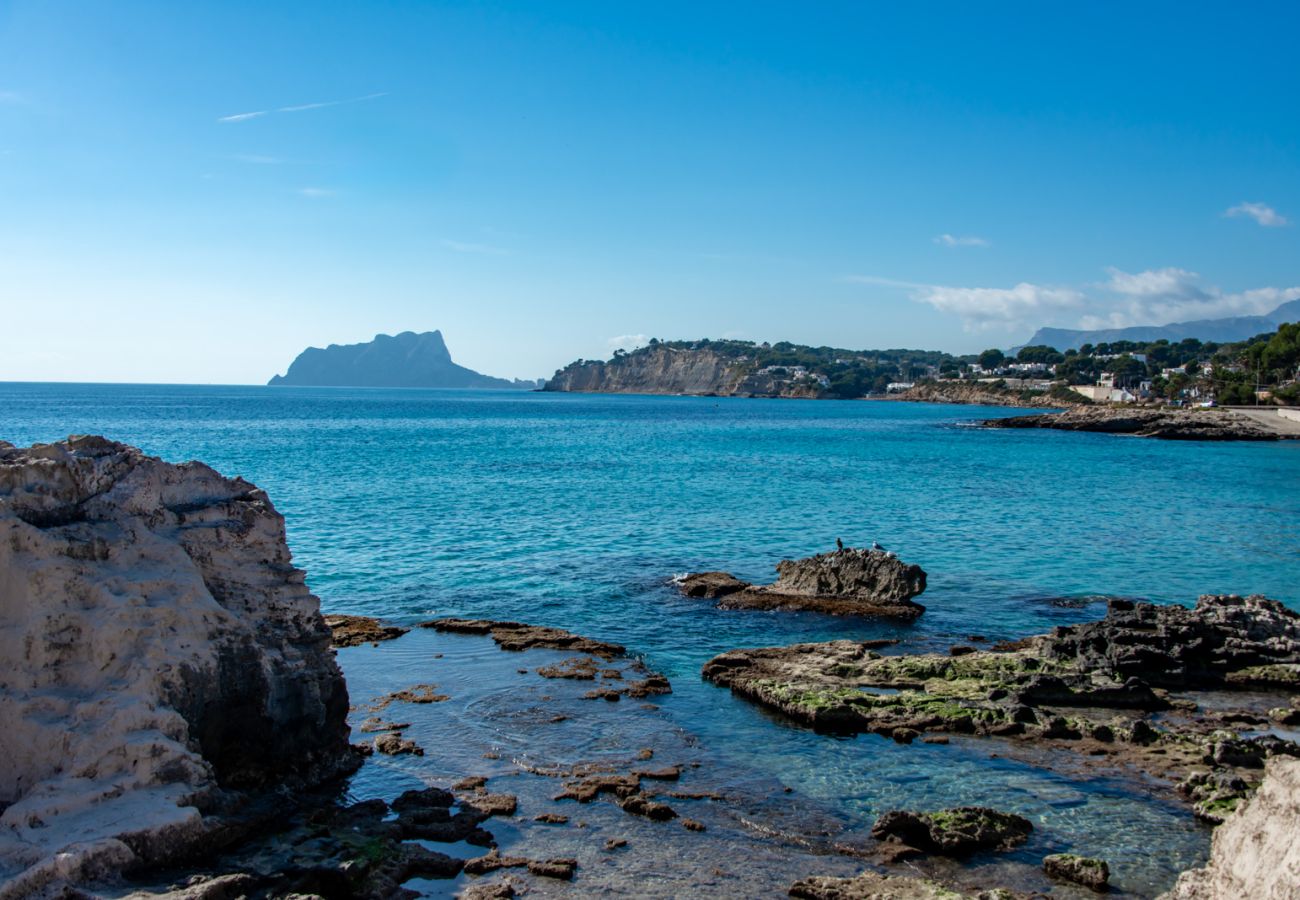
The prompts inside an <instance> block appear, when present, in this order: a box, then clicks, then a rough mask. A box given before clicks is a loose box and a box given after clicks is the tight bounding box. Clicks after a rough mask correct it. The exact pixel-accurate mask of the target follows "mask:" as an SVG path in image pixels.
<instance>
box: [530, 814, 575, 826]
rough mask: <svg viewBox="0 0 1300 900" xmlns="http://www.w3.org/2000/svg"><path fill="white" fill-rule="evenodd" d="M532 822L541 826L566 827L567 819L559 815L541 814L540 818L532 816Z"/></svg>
mask: <svg viewBox="0 0 1300 900" xmlns="http://www.w3.org/2000/svg"><path fill="white" fill-rule="evenodd" d="M533 821H534V822H541V823H542V824H543V825H567V824H568V822H569V817H568V816H564V815H561V814H560V813H542V814H541V815H540V816H533Z"/></svg>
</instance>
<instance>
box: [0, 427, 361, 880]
mask: <svg viewBox="0 0 1300 900" xmlns="http://www.w3.org/2000/svg"><path fill="white" fill-rule="evenodd" d="M347 707H348V699H347V689H346V686H345V684H344V682H343V677H342V675H341V673H340V672H339V669H338V666H337V665H336V663H335V661H334V657H333V654H332V652H331V651H330V649H329V630H328V628H327V627H326V626H325V623H324V620H323V619H322V617H321V615H320V609H319V601H318V600H317V599H316V598H315V597H314V596H312V594H311V593H310V592H309V591H308V589H307V587H306V585H305V584H304V573H303V572H302V571H301V570H299V569H297V568H295V567H294V566H293V564H292V561H291V558H290V553H289V548H288V546H287V544H286V543H285V532H284V520H283V518H282V517H281V516H280V515H279V513H277V512H276V511H275V508H274V507H273V506H272V505H271V502H270V500H269V499H268V498H267V496H266V495H265V494H264V493H263V492H262V491H260V490H258V489H257V488H256V487H254V486H253V485H251V484H249V483H248V482H246V481H243V480H242V479H238V478H233V479H232V478H225V477H223V476H222V475H220V474H218V473H217V472H215V471H214V470H212V469H211V468H209V467H208V466H206V465H203V464H202V463H197V462H192V463H186V464H183V465H172V464H170V463H165V462H163V461H161V460H159V459H157V458H154V457H149V456H146V455H144V454H143V453H141V452H140V451H139V450H136V449H134V448H132V447H128V446H126V445H124V444H118V443H114V442H112V441H108V440H105V439H103V438H99V437H73V438H69V439H68V440H67V441H61V442H58V443H55V444H38V445H35V446H33V447H30V448H16V447H14V446H13V445H11V444H6V443H3V442H0V810H2V813H0V885H3V886H0V900H8V898H13V897H19V896H28V895H30V894H33V893H36V892H38V891H41V890H50V889H52V886H56V885H58V884H61V883H76V882H82V881H87V880H93V879H96V878H101V877H105V876H107V875H111V874H113V873H115V872H118V871H121V870H124V869H130V868H133V867H140V866H147V865H151V864H155V863H160V862H164V861H166V860H168V859H170V858H175V857H176V856H177V855H179V854H183V853H185V852H187V851H188V850H190V849H191V848H192V847H193V845H194V844H195V843H196V842H198V841H201V840H203V839H204V837H205V835H207V834H208V833H209V825H210V824H211V823H210V822H209V821H208V820H207V819H206V818H205V813H207V812H208V811H210V810H212V809H213V808H215V806H216V805H217V804H218V802H220V804H221V805H223V807H224V808H226V809H229V808H230V806H231V800H232V798H238V797H240V796H243V794H242V792H245V791H253V790H257V789H261V788H267V787H270V786H273V785H275V784H283V783H290V784H299V785H301V784H312V783H317V782H319V781H322V780H324V779H327V778H330V777H334V776H336V775H338V774H341V773H342V772H344V771H347V770H348V769H349V768H350V767H351V766H353V765H354V764H355V761H354V756H353V754H352V752H351V750H350V748H349V745H348V727H347V724H346V715H347ZM213 821H215V820H213Z"/></svg>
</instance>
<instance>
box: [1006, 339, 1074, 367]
mask: <svg viewBox="0 0 1300 900" xmlns="http://www.w3.org/2000/svg"><path fill="white" fill-rule="evenodd" d="M1016 361H1017V362H1022V363H1041V364H1042V365H1046V366H1051V365H1055V364H1056V363H1059V362H1064V361H1065V357H1064V356H1063V355H1062V354H1060V353H1057V352H1056V348H1055V347H1048V346H1046V345H1045V344H1036V345H1035V346H1033V347H1021V348H1020V352H1019V353H1017V354H1016Z"/></svg>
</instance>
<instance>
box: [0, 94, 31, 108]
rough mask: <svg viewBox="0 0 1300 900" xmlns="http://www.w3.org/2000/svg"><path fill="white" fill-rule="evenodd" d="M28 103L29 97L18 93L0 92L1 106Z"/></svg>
mask: <svg viewBox="0 0 1300 900" xmlns="http://www.w3.org/2000/svg"><path fill="white" fill-rule="evenodd" d="M26 102H27V97H26V96H25V95H24V94H22V93H20V92H18V91H0V105H9V106H17V105H19V104H21V103H26Z"/></svg>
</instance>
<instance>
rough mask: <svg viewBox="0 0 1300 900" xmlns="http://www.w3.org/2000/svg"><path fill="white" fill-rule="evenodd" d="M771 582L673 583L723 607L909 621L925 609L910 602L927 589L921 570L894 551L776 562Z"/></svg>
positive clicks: (718, 578) (698, 576) (843, 551)
mask: <svg viewBox="0 0 1300 900" xmlns="http://www.w3.org/2000/svg"><path fill="white" fill-rule="evenodd" d="M776 571H777V580H776V581H775V582H773V583H772V584H762V585H756V584H750V583H749V582H747V581H741V580H740V579H738V578H736V577H734V576H732V575H729V574H728V573H726V572H695V573H691V574H687V575H683V576H681V577H680V578H677V579H675V580H674V583H675V584H676V585H677V588H678V590H680V591H681V592H682V593H683V594H684V595H686V596H687V597H699V598H703V599H708V600H717V601H718V606H719V607H720V608H722V609H785V610H804V611H807V612H819V613H827V614H830V615H837V616H873V617H880V618H890V619H901V620H904V621H911V620H913V619H915V618H917V617H918V616H920V615H921V613H923V612H925V607H924V606H922V605H921V604H919V603H915V602H913V601H912V598H913V597H916V596H917V595H919V594H921V593H922V592H923V591H924V590H925V570H924V569H922V568H921V567H920V566H917V565H909V564H907V563H905V562H903V561H902V560H900V559H899V558H898V557H897V556H895V555H894V554H893V553H889V552H887V551H884V550H877V549H861V548H854V547H842V546H841V547H840V548H839V549H837V550H834V551H832V552H830V553H821V554H818V555H816V556H810V557H807V558H805V559H797V560H788V559H787V560H782V561H781V562H779V563H777V566H776Z"/></svg>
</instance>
